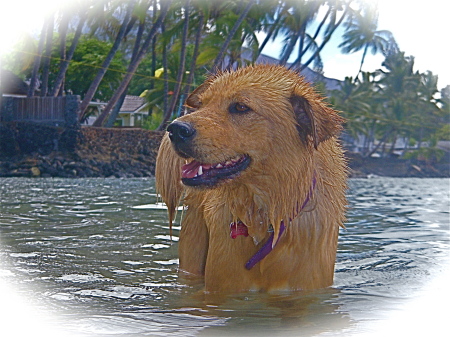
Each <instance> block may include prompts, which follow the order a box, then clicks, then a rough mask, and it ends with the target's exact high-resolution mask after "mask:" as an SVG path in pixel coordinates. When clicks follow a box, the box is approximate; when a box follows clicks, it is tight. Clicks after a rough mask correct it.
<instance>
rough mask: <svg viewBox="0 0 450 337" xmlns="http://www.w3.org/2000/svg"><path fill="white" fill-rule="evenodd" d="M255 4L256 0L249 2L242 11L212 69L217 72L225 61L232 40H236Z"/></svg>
mask: <svg viewBox="0 0 450 337" xmlns="http://www.w3.org/2000/svg"><path fill="white" fill-rule="evenodd" d="M254 4H255V0H248V2H247V6H245V8H244V9H243V10H242V12H241V13H240V15H239V17H238V19H237V20H236V22H235V23H234V25H233V27H232V28H231V30H230V32H229V33H228V36H227V38H226V39H225V41H224V43H223V44H222V47H221V48H220V50H219V53H218V54H217V56H216V59H215V60H214V63H213V66H212V69H213V71H215V70H216V69H218V68H219V66H220V64H221V63H222V61H223V58H224V56H225V52H226V51H227V49H228V47H229V45H230V42H231V40H232V39H233V38H234V35H235V34H236V32H237V31H238V29H239V27H240V26H241V24H242V22H243V21H244V20H245V18H246V16H247V14H248V13H249V12H250V9H251V8H252V6H253V5H254Z"/></svg>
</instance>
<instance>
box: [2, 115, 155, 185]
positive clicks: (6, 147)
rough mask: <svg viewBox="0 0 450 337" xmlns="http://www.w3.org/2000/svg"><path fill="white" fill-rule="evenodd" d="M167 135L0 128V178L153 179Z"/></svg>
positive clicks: (33, 126) (34, 126)
mask: <svg viewBox="0 0 450 337" xmlns="http://www.w3.org/2000/svg"><path fill="white" fill-rule="evenodd" d="M162 135H163V132H155V131H147V130H142V129H107V128H87V127H86V128H84V127H83V128H81V129H80V128H79V129H72V128H58V127H52V126H46V125H40V124H32V123H14V124H8V125H3V126H2V125H0V177H118V178H125V177H150V176H153V175H154V172H155V161H156V155H157V151H158V148H159V143H160V141H161V138H162Z"/></svg>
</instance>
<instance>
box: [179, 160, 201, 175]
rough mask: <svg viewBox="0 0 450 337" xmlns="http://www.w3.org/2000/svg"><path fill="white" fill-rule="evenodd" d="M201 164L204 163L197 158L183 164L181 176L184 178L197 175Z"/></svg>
mask: <svg viewBox="0 0 450 337" xmlns="http://www.w3.org/2000/svg"><path fill="white" fill-rule="evenodd" d="M200 165H202V164H201V163H199V162H198V161H196V160H193V161H191V162H190V163H189V164H186V165H183V167H182V168H181V176H182V177H183V178H194V177H195V176H196V175H197V172H198V168H199V167H200Z"/></svg>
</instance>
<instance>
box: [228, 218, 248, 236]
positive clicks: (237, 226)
mask: <svg viewBox="0 0 450 337" xmlns="http://www.w3.org/2000/svg"><path fill="white" fill-rule="evenodd" d="M239 235H243V236H245V237H247V236H248V228H247V226H246V225H244V223H243V222H242V221H238V222H232V223H231V224H230V236H231V238H232V239H236V238H237V237H238V236H239Z"/></svg>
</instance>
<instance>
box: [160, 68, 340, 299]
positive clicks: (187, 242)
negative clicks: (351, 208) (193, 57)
mask: <svg viewBox="0 0 450 337" xmlns="http://www.w3.org/2000/svg"><path fill="white" fill-rule="evenodd" d="M186 107H187V108H188V109H189V111H188V113H187V114H186V115H184V116H182V117H180V118H177V119H176V120H175V121H173V122H172V123H171V124H170V125H169V126H168V128H167V132H166V135H165V136H164V138H163V140H162V143H161V145H160V149H159V152H158V157H157V163H156V187H157V190H158V191H159V193H160V194H161V196H162V199H163V200H164V202H165V203H166V205H167V207H168V213H169V221H170V224H172V221H173V219H174V216H175V213H176V208H177V207H178V206H179V205H180V203H181V202H182V204H183V205H184V207H185V212H184V214H183V217H182V222H181V232H180V239H179V259H180V264H179V268H180V271H182V272H184V273H187V274H193V275H200V276H202V277H204V282H205V290H206V291H207V292H228V293H229V292H242V291H278V290H306V289H316V288H323V287H327V286H330V285H331V284H332V283H333V274H334V263H335V258H336V249H337V240H338V232H339V227H340V226H343V222H344V219H345V208H346V198H345V190H346V179H347V169H346V162H345V159H344V155H343V151H342V148H341V146H340V144H339V142H338V140H337V139H336V137H337V135H338V134H339V132H340V131H341V129H342V126H341V124H342V122H343V120H342V118H341V117H339V115H338V114H337V113H336V112H335V111H334V110H333V109H331V108H330V107H329V106H328V105H327V104H326V103H325V102H324V101H323V98H322V97H321V96H320V95H319V94H318V93H317V92H316V91H315V90H314V89H313V88H312V87H311V86H310V85H308V84H307V83H306V82H305V81H304V79H303V78H302V77H300V76H299V75H298V73H296V72H293V71H290V70H288V69H286V68H284V67H281V66H271V65H257V66H249V67H245V68H241V69H238V70H236V71H226V72H222V73H219V74H217V75H215V76H211V77H210V78H209V79H207V80H206V81H205V83H203V84H202V85H200V86H199V87H198V88H197V89H196V90H194V92H193V93H192V94H191V95H190V96H189V97H188V99H187V100H186Z"/></svg>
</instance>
